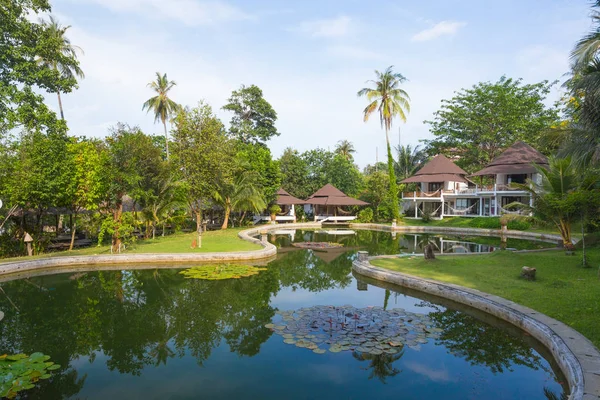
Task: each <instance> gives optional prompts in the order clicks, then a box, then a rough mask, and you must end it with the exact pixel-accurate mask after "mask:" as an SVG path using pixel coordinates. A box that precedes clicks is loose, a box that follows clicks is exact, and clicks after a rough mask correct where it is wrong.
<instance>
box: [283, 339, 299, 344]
mask: <svg viewBox="0 0 600 400" xmlns="http://www.w3.org/2000/svg"><path fill="white" fill-rule="evenodd" d="M283 343H285V344H296V341H295V340H294V339H285V340H284V341H283Z"/></svg>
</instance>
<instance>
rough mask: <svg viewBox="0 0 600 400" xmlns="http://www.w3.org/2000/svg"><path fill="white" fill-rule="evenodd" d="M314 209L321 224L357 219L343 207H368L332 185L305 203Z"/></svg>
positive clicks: (317, 192)
mask: <svg viewBox="0 0 600 400" xmlns="http://www.w3.org/2000/svg"><path fill="white" fill-rule="evenodd" d="M305 203H306V204H310V205H311V206H312V207H313V213H314V216H315V221H321V222H348V221H352V220H354V219H356V215H351V213H350V212H349V211H345V210H343V209H342V208H341V207H343V206H366V205H368V204H369V203H366V202H364V201H362V200H358V199H355V198H352V197H349V196H347V195H346V194H345V193H344V192H342V191H341V190H339V189H338V188H336V187H335V186H333V185H331V184H329V183H328V184H327V185H325V186H323V187H322V188H321V189H319V190H317V191H316V192H315V193H314V194H313V195H312V196H310V197H309V198H308V199H306V201H305Z"/></svg>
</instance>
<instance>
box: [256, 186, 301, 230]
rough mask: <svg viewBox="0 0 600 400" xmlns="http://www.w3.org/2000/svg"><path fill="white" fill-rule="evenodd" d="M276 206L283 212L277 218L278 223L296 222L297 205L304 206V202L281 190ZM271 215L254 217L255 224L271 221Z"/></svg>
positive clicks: (278, 192) (278, 193)
mask: <svg viewBox="0 0 600 400" xmlns="http://www.w3.org/2000/svg"><path fill="white" fill-rule="evenodd" d="M275 204H277V205H278V206H280V207H281V212H280V213H279V214H277V216H276V217H275V221H277V222H296V211H295V210H294V206H295V205H303V204H305V203H304V200H301V199H299V198H297V197H294V196H292V195H291V194H289V193H288V192H287V191H286V190H285V189H283V188H281V189H279V190H278V191H277V199H276V200H275ZM270 220H271V216H270V215H257V216H255V217H254V223H255V224H256V223H258V222H260V221H270Z"/></svg>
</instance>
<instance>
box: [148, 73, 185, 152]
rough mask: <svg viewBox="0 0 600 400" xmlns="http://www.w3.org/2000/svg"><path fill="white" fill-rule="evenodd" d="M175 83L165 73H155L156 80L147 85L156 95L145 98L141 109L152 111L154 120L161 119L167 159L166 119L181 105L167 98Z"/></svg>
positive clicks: (167, 137) (167, 136)
mask: <svg viewBox="0 0 600 400" xmlns="http://www.w3.org/2000/svg"><path fill="white" fill-rule="evenodd" d="M175 85H176V83H175V81H170V80H169V79H168V78H167V74H166V73H165V74H163V75H161V74H160V72H157V73H156V80H155V81H152V82H150V83H149V84H148V87H149V88H150V89H152V90H153V91H154V92H156V96H154V97H151V98H149V99H148V100H146V102H145V103H144V105H143V106H142V110H148V112H150V111H152V112H154V122H158V121H161V122H162V123H163V127H164V128H165V148H166V152H167V160H168V159H169V135H168V133H167V119H169V118H170V117H172V116H174V115H175V114H176V113H177V112H178V111H179V110H180V109H181V106H180V105H179V104H177V103H175V102H174V101H173V100H171V99H170V98H169V92H170V91H171V89H173V87H174V86H175Z"/></svg>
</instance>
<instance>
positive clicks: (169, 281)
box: [0, 231, 566, 399]
mask: <svg viewBox="0 0 600 400" xmlns="http://www.w3.org/2000/svg"><path fill="white" fill-rule="evenodd" d="M293 237H294V240H296V241H298V240H310V241H316V240H318V241H327V242H333V241H337V242H341V243H344V244H345V247H344V249H335V250H334V251H330V252H322V251H321V252H313V251H310V250H299V249H296V248H293V247H291V246H290V243H291V240H290V236H285V235H277V236H272V237H271V239H272V240H273V242H275V243H277V244H278V245H279V246H281V248H280V249H279V250H280V254H279V255H278V257H277V259H276V260H274V261H271V262H270V263H269V264H268V267H267V268H268V269H267V270H266V271H263V272H261V273H260V274H259V275H256V276H253V277H249V278H243V279H236V280H227V281H203V280H192V279H184V278H183V276H182V275H180V274H179V273H178V272H179V270H178V269H173V268H170V269H158V268H151V269H144V270H142V269H134V270H126V269H124V270H110V271H109V270H104V271H91V272H77V273H73V272H71V273H62V274H55V275H44V276H37V277H31V278H27V279H21V280H14V281H9V282H4V283H2V284H1V287H2V289H3V291H4V292H0V310H1V311H2V312H4V313H5V316H4V319H3V320H2V321H0V354H4V353H9V354H10V353H18V352H25V353H32V352H35V351H40V352H43V353H45V354H48V355H50V356H51V357H52V360H53V361H55V362H57V363H59V364H61V366H62V367H61V369H59V370H57V371H54V374H53V377H52V378H51V379H50V380H47V381H42V382H41V383H40V384H39V385H38V386H37V387H36V388H35V389H31V390H29V391H24V392H21V393H22V394H21V396H22V398H28V399H29V398H31V399H59V398H72V399H78V398H79V399H83V398H85V399H106V398H111V399H137V398H139V399H198V398H206V399H231V398H244V399H280V398H286V399H318V398H328V399H337V398H344V399H365V398H374V399H375V398H403V399H438V398H439V399H442V398H443V399H481V398H485V399H515V398H523V399H525V398H526V399H545V398H546V397H545V395H544V389H546V390H549V391H552V392H554V393H555V394H557V395H560V394H561V392H562V390H563V387H562V386H561V383H562V384H563V385H564V378H563V377H562V376H561V375H560V373H558V372H556V368H555V367H554V366H553V365H552V363H551V362H549V361H547V359H546V358H544V356H546V353H545V349H544V348H543V347H541V346H540V345H539V344H538V343H537V342H535V341H534V340H533V339H532V338H531V337H529V336H527V335H525V334H523V333H522V332H520V331H518V330H517V329H516V328H514V327H511V326H507V325H505V324H503V323H501V322H500V321H498V320H496V319H494V318H492V317H490V316H487V315H485V314H481V313H478V312H476V311H474V310H470V309H464V308H461V307H459V306H457V305H456V304H453V303H450V302H448V301H446V300H444V299H439V298H433V297H430V296H426V295H424V294H419V293H415V292H408V291H406V290H405V289H401V288H398V287H394V286H389V285H386V284H384V283H380V282H376V281H372V280H367V279H365V278H360V279H359V280H358V281H357V280H356V278H355V277H353V275H352V274H351V261H352V260H353V258H354V257H355V254H356V251H357V250H358V249H359V248H360V249H366V250H368V251H369V252H370V253H372V254H374V253H397V252H398V250H397V249H398V246H399V245H400V243H403V242H402V240H403V239H400V238H399V237H398V236H397V237H396V239H392V237H391V234H389V233H382V232H359V234H356V235H335V236H334V235H327V234H324V233H313V232H301V231H297V232H296V233H295V235H294V236H293ZM406 240H407V242H410V241H411V240H412V238H410V237H408V238H406ZM409 251H410V248H409ZM343 305H351V306H352V307H353V309H357V310H359V311H357V312H358V313H371V312H375V313H378V314H377V315H391V314H387V313H388V312H389V313H392V312H393V311H389V310H394V309H396V310H398V309H403V310H404V311H402V312H405V313H409V314H410V315H416V316H417V317H416V318H417V319H423V320H426V321H428V324H429V325H431V326H430V327H429V328H431V327H435V328H438V329H439V330H440V332H439V333H437V335H438V336H437V338H428V339H427V343H422V344H419V345H418V346H412V348H411V347H408V346H406V345H405V346H402V347H401V348H397V349H398V350H399V352H398V353H396V354H385V353H384V354H380V355H372V354H361V353H358V352H353V351H340V352H336V353H332V352H330V351H327V352H326V353H325V354H315V353H314V352H313V351H312V350H310V349H308V348H300V347H296V346H295V345H293V344H292V345H290V344H285V343H284V340H285V339H284V337H282V336H281V335H278V334H275V333H274V332H273V331H271V330H270V329H268V328H266V327H265V325H267V324H270V323H272V322H275V323H277V324H279V323H282V322H281V321H282V316H281V315H280V314H277V312H278V311H279V312H281V311H285V310H290V311H298V310H300V309H301V308H310V307H313V306H335V307H340V306H343ZM384 306H385V309H386V310H388V311H383V308H384ZM371 307H374V308H371ZM310 310H313V309H310ZM312 312H313V311H308V312H307V313H308V315H309V316H312V315H313V314H311V313H312ZM412 313H414V314H412ZM385 318H387V317H384V320H385ZM411 318H415V317H411ZM384 322H385V321H384ZM386 323H387V324H388V325H389V321H388V322H386ZM394 329H395V328H394ZM320 333H322V331H320ZM330 333H331V332H330ZM320 346H321V347H323V348H327V346H325V344H324V343H323V344H320ZM565 389H566V387H565Z"/></svg>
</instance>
